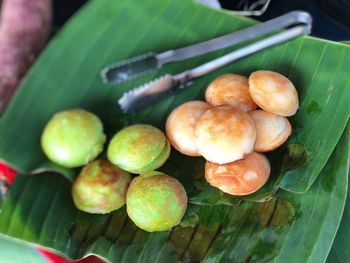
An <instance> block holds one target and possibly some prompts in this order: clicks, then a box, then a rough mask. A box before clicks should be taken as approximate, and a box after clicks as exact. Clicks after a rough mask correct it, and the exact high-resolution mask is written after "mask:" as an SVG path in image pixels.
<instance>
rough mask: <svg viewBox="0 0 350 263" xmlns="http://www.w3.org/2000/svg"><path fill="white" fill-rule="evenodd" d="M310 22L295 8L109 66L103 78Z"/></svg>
mask: <svg viewBox="0 0 350 263" xmlns="http://www.w3.org/2000/svg"><path fill="white" fill-rule="evenodd" d="M310 21H311V18H310V16H309V14H307V13H305V12H299V11H292V12H289V13H287V14H284V15H282V16H279V17H277V18H274V19H271V20H269V21H266V22H264V23H260V24H257V25H254V26H251V27H248V28H245V29H242V30H239V31H236V32H233V33H230V34H228V35H224V36H220V37H217V38H214V39H211V40H207V41H204V42H201V43H197V44H194V45H191V46H187V47H183V48H179V49H175V50H168V51H165V52H162V53H158V54H157V53H153V52H149V53H146V54H143V55H140V56H136V57H132V58H129V59H126V60H124V61H120V62H117V63H114V64H111V65H108V66H106V67H105V68H104V69H103V70H102V71H101V77H102V80H103V82H104V83H115V84H118V83H122V82H124V81H127V80H131V79H134V78H136V77H139V76H141V75H144V74H146V73H149V72H152V71H155V70H157V69H160V68H161V67H162V66H163V65H164V64H167V63H169V62H176V61H181V60H185V59H188V58H192V57H196V56H199V55H203V54H206V53H209V52H212V51H215V50H220V49H223V48H226V47H230V46H234V45H236V44H239V43H242V42H245V41H248V40H252V39H256V38H257V37H259V36H262V35H264V34H267V33H271V32H274V31H276V30H278V29H283V28H286V27H288V26H291V25H293V24H298V23H304V24H307V23H309V22H310Z"/></svg>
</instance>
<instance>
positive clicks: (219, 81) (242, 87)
mask: <svg viewBox="0 0 350 263" xmlns="http://www.w3.org/2000/svg"><path fill="white" fill-rule="evenodd" d="M205 100H206V101H207V102H208V103H209V104H210V105H212V106H219V105H231V106H235V107H237V108H239V109H240V110H242V111H244V112H248V111H251V110H255V109H256V108H257V106H256V104H255V102H254V101H253V99H252V98H251V96H250V94H249V86H248V79H247V78H246V77H244V76H240V75H236V74H225V75H222V76H220V77H218V78H216V79H215V80H213V81H212V82H211V83H210V84H209V86H208V88H207V89H206V91H205Z"/></svg>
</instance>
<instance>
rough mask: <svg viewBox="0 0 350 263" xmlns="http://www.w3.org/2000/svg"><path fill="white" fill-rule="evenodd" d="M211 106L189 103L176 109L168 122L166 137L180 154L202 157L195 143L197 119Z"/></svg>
mask: <svg viewBox="0 0 350 263" xmlns="http://www.w3.org/2000/svg"><path fill="white" fill-rule="evenodd" d="M210 108H211V106H210V105H209V104H207V103H205V102H204V101H189V102H186V103H184V104H182V105H180V106H178V107H177V108H175V109H174V110H173V111H172V112H171V113H170V115H169V116H168V119H167V121H166V128H165V129H166V136H167V138H168V140H169V142H170V144H171V145H172V146H173V147H174V148H175V149H176V150H178V151H179V152H181V153H183V154H185V155H189V156H200V154H199V153H198V150H197V147H196V144H195V142H194V126H195V124H196V122H197V119H198V118H199V117H200V116H201V115H202V113H203V112H205V111H206V110H208V109H210Z"/></svg>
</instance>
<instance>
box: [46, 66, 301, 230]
mask: <svg viewBox="0 0 350 263" xmlns="http://www.w3.org/2000/svg"><path fill="white" fill-rule="evenodd" d="M205 100H206V102H204V101H190V102H186V103H184V104H182V105H180V106H178V107H177V108H175V109H174V110H173V111H172V112H171V113H170V115H169V116H168V119H167V121H166V134H164V133H163V132H162V131H161V130H160V129H158V128H156V127H154V126H151V125H148V124H135V125H131V126H128V127H125V128H123V129H121V130H119V131H117V132H116V133H115V135H114V136H113V137H112V138H111V140H110V141H109V142H108V146H107V148H106V158H102V157H101V153H102V152H103V149H104V144H105V143H106V136H105V134H104V131H103V124H102V121H101V120H100V119H99V117H98V116H96V115H95V114H93V113H91V112H89V111H86V110H83V109H79V108H74V109H67V110H63V111H61V112H58V113H56V114H54V115H53V116H52V117H51V119H50V120H49V121H48V122H47V124H46V126H45V128H44V130H43V132H42V135H41V147H42V149H43V152H44V153H45V155H46V156H47V157H48V158H49V159H50V160H51V161H52V162H54V163H56V164H58V165H60V166H63V167H67V168H77V167H82V169H81V170H80V173H79V175H78V177H77V178H76V179H75V181H74V183H73V186H72V197H73V202H74V204H75V206H76V207H77V208H78V209H80V210H81V211H84V212H87V213H98V214H104V213H109V212H111V211H114V210H117V209H119V208H121V207H123V206H124V205H125V204H126V210H127V213H128V216H129V217H130V218H131V220H132V221H133V222H134V223H135V224H136V225H137V226H138V227H140V228H141V229H143V230H146V231H149V232H153V231H166V230H169V229H171V228H172V227H174V226H176V225H177V224H179V223H180V221H181V219H182V217H183V215H184V213H185V211H186V208H187V194H186V191H185V189H184V187H183V186H182V184H181V183H180V182H179V181H178V180H177V179H175V178H173V177H171V176H169V175H167V174H164V173H162V172H158V171H156V170H157V169H158V168H160V167H161V166H162V165H163V164H164V163H165V162H166V160H167V159H168V158H169V155H170V150H171V146H170V145H172V146H173V147H174V148H175V149H176V150H178V151H179V152H181V153H182V154H184V155H188V156H203V157H204V158H205V159H206V164H205V178H206V180H207V182H208V183H209V184H211V185H212V186H214V187H217V188H219V189H220V190H222V191H223V192H225V193H228V194H231V195H248V194H251V193H253V192H255V191H257V190H258V189H260V188H261V187H262V186H263V185H264V184H265V183H266V182H267V180H268V178H269V175H270V164H269V161H268V159H267V158H266V157H265V156H264V155H263V154H261V153H262V152H268V151H272V150H274V149H276V148H277V147H279V146H280V145H282V144H283V143H284V142H285V141H286V140H287V138H288V137H289V136H290V134H291V131H292V128H291V125H290V123H289V121H288V119H287V118H286V117H289V116H292V115H294V114H295V113H296V111H297V109H298V107H299V102H298V94H297V92H296V89H295V87H294V86H293V84H292V83H291V82H290V81H289V80H288V79H287V78H286V77H284V76H283V75H281V74H279V73H276V72H272V71H263V70H261V71H256V72H253V73H252V74H251V75H250V76H249V78H246V77H243V76H239V75H235V74H225V75H222V76H220V77H218V78H217V79H215V80H214V81H212V82H211V83H210V84H209V86H208V88H207V89H206V93H205ZM258 107H259V108H260V109H259V110H257V108H258ZM132 174H134V175H136V176H132Z"/></svg>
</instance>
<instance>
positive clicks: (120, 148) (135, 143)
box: [107, 124, 170, 174]
mask: <svg viewBox="0 0 350 263" xmlns="http://www.w3.org/2000/svg"><path fill="white" fill-rule="evenodd" d="M169 154H170V144H169V142H168V140H167V139H166V137H165V135H164V133H163V132H162V131H161V130H159V129H158V128H156V127H153V126H151V125H143V124H136V125H131V126H129V127H126V128H124V129H122V130H121V131H119V132H118V133H117V134H115V135H114V136H113V138H112V140H111V142H110V144H109V146H108V151H107V155H108V159H109V160H110V161H111V162H112V163H114V164H115V165H118V166H119V167H120V168H122V169H123V170H126V171H128V172H131V173H137V174H141V173H145V172H147V171H152V170H155V169H157V168H159V167H161V166H162V165H163V164H164V163H165V161H166V160H167V159H168V158H169Z"/></svg>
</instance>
